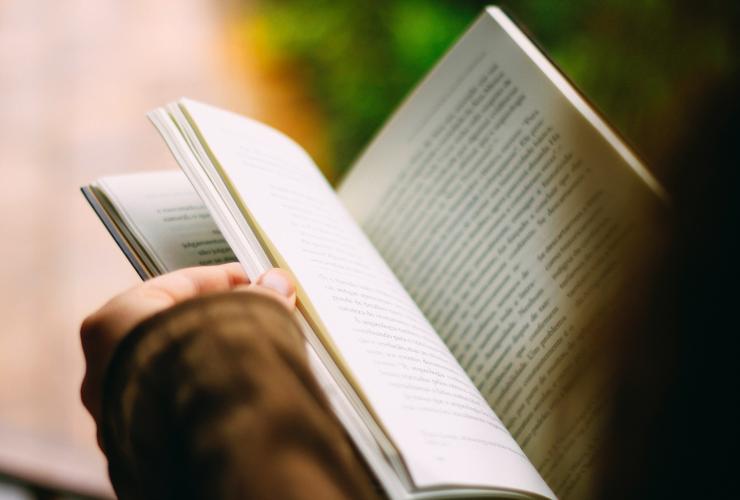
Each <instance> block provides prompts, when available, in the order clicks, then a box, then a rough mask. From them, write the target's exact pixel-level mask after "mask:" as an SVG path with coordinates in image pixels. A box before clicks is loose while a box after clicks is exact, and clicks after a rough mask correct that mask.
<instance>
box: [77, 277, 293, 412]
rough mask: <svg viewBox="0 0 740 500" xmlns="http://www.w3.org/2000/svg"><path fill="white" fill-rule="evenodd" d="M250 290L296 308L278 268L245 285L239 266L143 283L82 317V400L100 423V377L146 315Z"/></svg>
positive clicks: (246, 280) (289, 283)
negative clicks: (215, 295) (198, 299)
mask: <svg viewBox="0 0 740 500" xmlns="http://www.w3.org/2000/svg"><path fill="white" fill-rule="evenodd" d="M229 290H236V291H241V290H250V291H253V292H256V293H263V294H266V295H269V296H271V297H274V298H275V299H276V300H278V301H280V302H281V303H283V304H284V305H285V306H286V307H287V308H288V309H291V310H292V309H293V308H294V307H295V285H294V284H293V281H292V280H291V278H290V276H289V275H288V274H287V273H286V272H285V271H282V270H280V269H271V270H269V271H267V272H265V273H264V274H263V275H262V276H260V277H259V278H258V279H257V282H256V284H250V282H249V278H247V275H246V274H244V270H243V269H242V267H241V265H240V264H238V263H233V264H225V265H222V266H208V267H192V268H188V269H181V270H179V271H175V272H172V273H168V274H165V275H162V276H159V277H157V278H154V279H151V280H149V281H145V282H144V283H142V284H140V285H138V286H135V287H133V288H131V289H129V290H127V291H125V292H123V293H121V294H119V295H117V296H115V297H113V298H112V299H111V300H110V301H108V302H107V303H106V304H105V305H103V307H101V308H100V309H98V310H97V311H96V312H94V313H93V314H91V315H90V316H88V317H87V318H85V321H83V323H82V326H81V327H80V338H81V341H82V350H83V352H84V354H85V362H86V364H87V367H86V371H85V378H84V379H83V381H82V387H81V391H80V393H81V396H82V402H83V404H84V405H85V407H86V408H87V410H88V411H89V412H90V414H91V415H92V416H93V418H94V419H95V422H96V423H98V424H99V423H100V403H101V399H100V398H101V396H102V394H101V392H102V382H103V376H104V374H105V369H106V367H107V366H108V363H109V361H110V358H111V356H112V355H113V352H114V351H115V349H116V346H117V345H118V343H119V342H120V341H121V340H122V339H123V338H124V337H125V336H126V335H127V334H128V332H130V331H131V329H133V327H135V326H136V325H138V324H139V323H141V322H142V321H143V320H145V319H147V318H148V317H150V316H152V315H154V314H156V313H158V312H160V311H163V310H164V309H167V308H168V307H171V306H173V305H175V304H178V303H180V302H183V301H185V300H188V299H191V298H194V297H198V296H200V295H206V294H209V293H217V292H227V291H229Z"/></svg>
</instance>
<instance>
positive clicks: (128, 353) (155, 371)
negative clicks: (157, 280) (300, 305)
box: [102, 292, 376, 499]
mask: <svg viewBox="0 0 740 500" xmlns="http://www.w3.org/2000/svg"><path fill="white" fill-rule="evenodd" d="M102 422H103V423H102V426H103V428H102V438H103V446H104V448H105V451H106V455H107V456H108V460H109V470H110V476H111V480H112V482H113V486H114V488H115V490H116V492H117V494H118V495H119V497H120V498H122V499H133V498H136V499H144V498H157V499H166V498H177V499H190V498H193V499H195V498H199V499H200V498H214V499H215V498H218V499H236V498H250V499H260V498H265V499H267V498H270V499H273V498H285V499H304V498H306V499H308V498H310V499H317V498H321V499H334V498H337V499H338V498H374V497H375V496H376V494H375V493H374V490H373V489H372V486H371V483H370V477H369V475H368V473H367V471H366V470H365V468H364V466H363V464H362V463H361V462H360V460H359V459H358V457H357V455H356V453H355V451H354V448H353V447H352V446H351V444H350V443H349V441H348V438H347V436H346V434H345V433H344V431H343V429H342V428H341V426H340V425H339V423H338V422H337V421H336V419H335V417H334V415H333V414H332V413H331V411H330V410H329V408H328V405H327V403H326V401H325V398H324V396H323V394H322V393H321V391H320V389H319V387H318V384H317V382H316V381H315V379H314V378H313V375H312V374H311V372H310V371H309V368H308V363H307V359H306V356H305V352H304V346H303V340H302V337H301V335H300V332H299V330H298V328H297V326H296V324H295V323H294V321H293V320H292V318H291V316H290V315H289V314H288V313H287V311H286V310H285V309H284V308H283V306H281V305H280V304H278V303H277V302H276V301H274V300H272V299H270V298H269V297H265V296H262V295H259V294H255V293H251V292H234V293H228V294H220V295H213V296H208V297H203V298H198V299H195V300H191V301H188V302H185V303H182V304H180V305H178V306H175V307H174V308H171V309H169V310H167V311H164V312H162V313H160V314H157V315H155V316H154V317H152V318H150V319H148V320H146V321H144V322H143V323H141V324H140V325H139V326H137V327H136V328H135V329H134V330H133V331H132V332H131V333H130V334H129V335H128V336H127V337H126V338H125V339H124V341H123V342H122V343H121V345H120V346H119V347H118V349H117V351H116V353H115V355H114V357H113V360H112V361H111V365H110V367H109V369H108V373H107V375H106V380H105V391H104V398H103V418H102Z"/></svg>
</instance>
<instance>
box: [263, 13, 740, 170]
mask: <svg viewBox="0 0 740 500" xmlns="http://www.w3.org/2000/svg"><path fill="white" fill-rule="evenodd" d="M488 3H490V2H481V1H472V0H446V1H430V0H395V1H392V0H375V1H374V2H361V1H357V0H262V1H261V2H260V3H259V4H258V10H257V15H258V16H260V17H261V18H262V20H263V21H264V24H265V25H266V29H265V33H266V35H265V36H266V37H267V42H268V44H269V45H270V46H271V47H272V49H274V50H275V51H276V53H278V54H280V58H281V59H283V60H284V61H286V62H289V63H290V64H292V65H294V66H296V67H297V68H298V71H299V72H300V74H301V76H302V78H303V79H304V81H305V83H306V84H307V85H308V89H309V91H310V93H311V94H312V95H313V96H315V98H316V99H317V101H318V102H319V103H320V106H321V108H322V112H323V113H324V114H325V116H326V122H327V126H328V137H329V141H330V145H331V149H332V151H333V155H332V156H333V161H332V163H334V165H330V167H334V168H335V169H336V170H337V171H339V172H340V173H341V172H342V171H343V170H344V169H346V168H347V167H348V166H349V165H350V163H351V161H352V160H353V159H354V157H355V156H356V155H357V154H358V153H359V151H360V150H361V148H362V147H363V146H364V145H365V144H366V143H367V141H368V140H369V139H370V137H371V136H372V134H373V133H374V131H376V130H377V128H378V127H379V126H380V125H381V124H382V122H383V121H384V120H385V119H386V118H387V116H388V115H389V114H390V113H391V112H392V111H393V109H394V108H395V107H396V106H397V105H398V103H399V101H400V100H401V99H402V98H403V97H404V96H405V94H406V93H408V92H409V91H410V90H411V89H412V88H413V86H414V84H415V83H416V82H417V81H418V80H419V79H420V78H421V77H422V76H423V75H424V73H425V72H426V71H428V70H429V69H430V68H431V66H432V65H433V64H434V62H435V61H436V60H437V59H438V58H439V57H440V56H441V55H442V54H443V53H444V51H445V50H446V49H447V48H448V47H449V46H450V45H451V44H452V43H453V42H454V40H455V39H456V38H457V37H458V36H459V35H460V34H462V32H463V31H464V30H465V28H466V27H467V26H468V25H469V24H470V23H471V22H472V21H473V20H474V19H475V17H476V16H477V15H478V14H479V13H480V12H481V10H482V8H483V7H484V6H485V5H486V4H488ZM500 5H502V6H504V7H505V8H506V9H507V10H508V11H509V13H510V14H511V15H512V16H513V17H514V18H515V19H517V20H518V21H519V22H520V23H521V24H522V25H523V26H524V27H525V29H527V30H528V31H529V32H530V33H531V34H532V35H533V37H534V38H535V40H537V42H538V43H540V44H541V45H542V46H543V47H544V49H545V51H546V53H547V54H548V55H549V56H550V57H551V58H552V59H553V60H554V61H555V62H556V63H557V64H558V65H559V66H560V67H561V68H562V70H563V71H564V72H565V73H566V75H568V76H569V77H570V78H571V79H572V80H573V81H574V82H575V83H576V85H577V86H579V87H580V88H581V90H583V91H584V93H585V94H586V95H587V96H588V97H590V98H591V100H592V101H593V102H594V103H595V104H596V105H597V107H599V108H600V109H601V110H602V111H603V112H604V114H605V115H607V116H608V117H609V120H610V121H611V122H612V123H614V124H615V125H616V127H617V128H618V129H620V130H621V131H622V132H623V133H624V134H625V135H626V136H627V138H628V140H630V141H631V142H632V143H633V144H635V145H636V146H637V149H638V151H641V152H642V153H643V154H644V155H645V156H646V157H647V159H648V160H649V161H650V160H653V161H654V162H655V163H660V161H662V160H663V156H665V153H666V150H669V149H670V148H671V146H672V143H673V142H674V141H676V140H677V138H678V137H679V136H680V135H681V134H682V133H684V132H685V131H684V130H683V129H682V127H683V124H685V123H687V121H688V119H689V117H690V116H691V113H693V111H694V108H695V107H697V106H699V105H700V102H701V96H702V95H703V94H704V93H707V92H710V91H711V88H712V84H713V83H714V82H716V81H717V80H719V79H721V78H723V77H724V76H725V75H727V74H729V73H730V72H732V71H735V70H736V66H737V60H736V59H737V58H736V56H735V52H734V51H733V46H732V37H733V29H734V25H733V22H732V21H733V20H735V19H736V17H737V16H736V14H737V8H736V7H735V6H734V5H732V6H730V2H719V1H717V2H715V1H712V0H706V1H704V2H702V3H701V4H697V3H695V2H688V1H682V0H626V1H619V0H572V1H569V2H559V1H552V0H510V1H502V2H500ZM730 9H732V10H733V12H732V13H730V12H729V10H730ZM730 14H733V15H730ZM658 173H659V174H661V173H662V172H658Z"/></svg>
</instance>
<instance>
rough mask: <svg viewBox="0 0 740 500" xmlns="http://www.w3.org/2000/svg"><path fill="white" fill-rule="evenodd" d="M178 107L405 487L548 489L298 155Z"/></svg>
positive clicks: (211, 113) (273, 139) (280, 140)
mask: <svg viewBox="0 0 740 500" xmlns="http://www.w3.org/2000/svg"><path fill="white" fill-rule="evenodd" d="M182 108H183V110H184V111H185V112H186V114H188V115H189V117H190V119H191V124H192V125H193V126H194V127H195V128H197V131H198V134H199V136H201V139H202V142H204V143H206V144H207V146H208V148H209V150H210V151H209V152H210V153H211V154H212V156H213V157H214V159H215V160H216V161H215V162H214V163H216V164H217V165H219V166H220V169H221V175H222V176H223V177H224V179H225V181H226V184H227V185H230V186H232V187H233V188H234V189H233V194H234V196H235V198H236V199H237V202H238V203H239V204H240V205H241V206H242V207H244V209H245V210H247V209H248V210H249V212H250V213H251V216H252V219H253V220H254V221H256V223H257V224H258V225H259V226H260V229H261V232H262V233H263V235H267V236H268V237H269V240H270V242H269V243H270V246H272V247H273V248H274V249H276V250H277V252H278V253H279V254H280V258H281V260H282V261H284V262H285V263H286V264H287V267H289V269H290V270H291V271H292V272H293V273H294V275H295V276H296V279H297V281H298V283H299V284H300V286H301V287H302V289H303V290H305V294H304V295H303V300H304V301H305V300H306V298H307V297H308V298H310V302H311V304H310V305H311V306H312V307H310V308H311V309H313V310H315V311H318V318H314V319H316V320H318V321H319V322H320V323H322V324H323V325H325V327H326V328H325V330H326V331H327V332H329V335H330V337H331V339H330V341H331V342H332V343H333V344H334V346H335V347H337V348H338V349H337V350H338V351H339V352H341V354H342V356H343V359H344V361H345V364H346V366H347V367H349V370H350V372H351V373H350V375H351V377H352V378H354V379H355V380H356V381H359V385H360V386H361V388H362V390H363V392H364V396H365V397H366V399H367V401H368V402H369V404H370V406H371V408H372V409H373V410H374V411H375V413H376V415H377V416H378V417H379V419H380V421H381V424H382V425H383V426H384V427H385V428H386V430H387V431H388V433H389V436H390V437H391V439H392V440H393V441H394V443H395V444H396V445H397V447H398V448H399V450H400V451H401V453H402V455H403V457H404V459H405V461H406V463H407V466H408V468H409V471H410V473H411V475H412V477H413V479H414V482H415V484H416V485H417V486H419V487H435V486H447V485H465V486H470V487H476V486H478V487H492V486H496V487H498V488H502V489H511V490H518V491H530V492H535V493H537V494H540V495H543V496H551V495H552V493H551V492H550V491H549V489H548V488H547V486H546V485H545V484H544V482H542V480H541V479H540V478H539V475H538V474H537V473H536V471H535V470H534V469H533V468H532V466H531V464H529V462H528V460H527V459H526V458H525V457H524V456H523V454H521V451H520V450H519V448H518V446H517V445H516V444H515V443H514V441H513V440H512V439H511V437H510V436H509V434H508V432H507V431H506V430H505V429H504V428H503V426H501V424H500V422H499V420H498V418H497V417H496V416H495V415H494V414H493V412H492V411H491V410H490V408H489V407H488V405H487V404H486V403H485V401H484V400H483V399H482V398H481V397H480V395H479V394H478V392H477V391H476V390H475V389H474V388H473V386H472V383H471V382H470V381H469V379H468V378H467V376H466V375H465V374H464V373H463V371H462V370H461V369H460V367H459V366H458V364H457V363H456V362H455V361H454V359H453V358H452V356H451V355H450V353H449V351H448V350H447V348H446V347H445V346H444V344H443V343H442V342H441V341H440V339H439V337H437V335H436V334H435V333H434V332H433V330H432V329H431V327H430V326H429V324H428V323H427V322H426V320H425V319H424V317H423V316H422V315H421V313H420V312H419V310H418V308H416V306H415V305H414V303H413V302H412V301H411V300H410V298H409V297H408V295H407V294H406V293H405V291H404V290H403V288H402V287H401V286H400V285H399V284H398V282H397V280H396V279H395V277H394V276H393V275H392V273H391V272H390V271H389V269H388V268H387V266H385V264H384V263H383V261H382V259H380V257H379V256H378V255H377V253H376V252H375V250H374V249H373V247H372V245H370V244H369V242H368V241H367V239H366V238H365V236H364V235H363V234H362V232H361V231H360V230H359V228H358V227H357V225H356V224H355V223H354V222H353V221H352V219H351V218H350V216H349V215H348V213H347V212H346V210H345V209H344V208H343V207H342V205H341V204H340V203H339V201H338V200H337V198H336V195H335V194H334V192H333V191H332V189H331V187H330V186H329V185H328V183H327V182H326V180H325V179H324V178H323V176H322V175H321V174H320V172H319V171H318V169H317V168H316V166H315V165H314V164H313V162H312V161H311V160H310V159H309V157H308V156H307V155H306V154H305V152H304V151H303V150H302V149H301V148H300V147H298V146H297V145H295V144H294V143H293V142H292V141H290V140H288V139H287V138H286V137H285V136H283V135H282V134H279V133H277V132H275V131H273V130H272V129H269V128H268V127H266V126H264V125H261V124H259V123H257V122H254V121H251V120H248V119H245V118H242V117H239V116H237V115H234V114H231V113H227V112H224V111H220V110H217V109H215V108H211V107H208V106H205V105H202V104H199V103H195V102H193V101H187V100H184V101H182Z"/></svg>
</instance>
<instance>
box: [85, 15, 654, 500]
mask: <svg viewBox="0 0 740 500" xmlns="http://www.w3.org/2000/svg"><path fill="white" fill-rule="evenodd" d="M149 118H150V120H151V121H152V122H153V124H154V125H155V127H156V128H157V130H158V131H159V133H160V134H161V136H162V137H163V139H164V141H165V142H166V144H167V146H168V147H169V149H170V150H171V152H172V154H173V155H174V157H175V159H176V160H177V163H178V164H179V166H180V167H181V170H182V172H177V171H174V172H161V173H147V174H130V175H126V176H119V177H106V178H103V179H100V180H99V181H97V182H96V183H94V184H92V185H90V186H87V187H85V188H83V192H84V193H85V196H86V197H87V198H88V200H89V201H90V203H91V204H92V206H93V208H94V209H95V211H96V212H97V214H98V215H99V216H100V218H101V219H102V220H103V222H104V223H105V225H106V227H107V228H108V229H109V231H110V232H111V234H112V235H113V237H114V238H115V239H116V241H117V242H118V244H119V245H120V246H121V248H122V250H123V251H124V253H125V254H126V256H127V257H128V258H129V260H130V261H131V263H132V265H133V266H134V267H135V268H136V269H137V271H138V272H139V274H140V275H141V276H142V277H143V278H147V277H150V276H154V275H157V274H160V273H162V272H166V271H169V270H173V269H177V268H180V267H185V266H189V265H196V264H212V263H217V262H227V261H230V260H234V259H236V260H238V261H239V262H240V263H241V264H242V265H243V267H244V269H245V271H246V272H247V274H248V275H249V276H250V277H251V278H253V279H254V278H255V277H257V276H258V275H259V274H260V273H261V272H263V271H265V270H266V269H268V268H270V267H273V266H280V267H282V268H284V269H287V270H288V271H289V272H291V273H292V274H293V276H294V277H295V280H296V283H297V288H298V291H297V296H298V306H297V312H296V319H297V320H298V322H299V324H300V325H301V328H302V331H303V332H304V335H305V337H306V344H307V352H308V355H309V360H310V362H311V365H312V367H313V369H314V372H315V373H316V376H317V378H318V380H319V381H320V383H321V385H322V387H323V388H324V391H325V392H326V394H327V397H328V399H329V401H330V402H331V404H332V407H333V409H334V411H335V413H336V414H337V417H338V418H339V420H340V421H341V423H342V424H343V426H344V427H345V429H346V430H347V433H348V434H349V436H350V437H351V438H352V440H353V442H354V443H355V445H356V446H357V448H358V450H359V451H360V453H361V454H362V456H363V457H364V459H365V460H366V462H367V464H368V466H369V467H370V469H371V470H372V472H373V473H374V475H375V477H376V478H377V480H378V482H379V484H380V485H381V487H382V488H383V490H384V491H385V492H386V493H387V494H388V496H390V497H392V498H457V497H491V496H492V497H501V498H556V496H557V497H563V498H585V497H587V496H588V494H589V491H590V488H591V486H592V483H593V481H594V474H595V473H594V470H595V453H596V450H597V449H598V448H599V443H600V441H599V431H600V429H601V426H602V425H603V421H604V413H605V410H604V408H605V405H606V402H605V398H606V396H605V387H606V384H607V383H608V382H607V381H606V380H605V378H604V377H601V376H599V375H598V373H599V371H598V370H594V369H593V368H594V365H598V360H600V359H602V357H603V356H608V349H609V343H608V342H607V340H606V338H605V337H606V336H604V335H602V334H601V332H602V331H603V328H604V324H603V323H604V322H605V321H608V319H609V318H611V317H612V315H611V313H612V309H613V308H614V307H616V306H617V305H618V304H619V300H618V299H619V296H620V294H623V293H625V287H626V285H627V284H625V283H624V281H625V280H624V276H625V273H624V272H622V271H623V269H625V268H626V266H628V265H629V263H630V259H632V258H634V256H635V255H636V249H638V248H639V247H640V246H641V244H642V242H643V241H646V240H645V238H646V237H648V236H649V232H650V227H649V224H647V223H646V221H647V220H648V219H649V218H650V215H649V214H650V213H651V212H652V211H653V210H655V208H656V207H660V206H663V205H664V204H665V203H666V201H667V196H666V194H665V192H664V191H663V189H662V188H661V186H660V185H659V184H658V182H657V181H656V180H655V179H654V178H653V177H652V175H651V174H650V173H649V172H648V170H647V169H646V168H645V166H644V165H643V163H642V162H641V161H640V160H639V159H638V157H637V156H636V155H635V154H634V153H633V152H632V150H631V149H630V148H629V147H628V146H627V145H626V144H625V142H624V141H623V140H622V139H621V138H620V137H619V136H618V135H617V133H616V132H614V131H613V130H612V128H610V127H609V126H608V125H607V124H606V122H605V121H604V120H603V119H602V118H601V117H600V115H599V114H598V113H597V112H596V111H595V110H594V108H593V107H592V106H591V105H589V104H588V102H587V101H586V100H585V99H584V98H583V97H582V96H581V94H580V93H579V92H578V91H577V90H576V89H575V88H574V86H573V85H572V84H571V83H570V82H569V81H568V80H567V79H566V78H565V77H564V76H563V75H562V74H561V73H560V72H559V71H558V69H557V68H556V67H555V66H554V65H553V64H552V63H551V62H550V61H549V60H548V59H547V57H545V56H544V55H543V53H542V52H541V51H540V50H539V49H538V48H537V46H536V45H535V44H534V43H533V42H532V41H531V40H530V39H529V38H528V37H527V36H526V35H525V33H524V32H523V31H522V30H521V29H520V28H519V27H518V26H517V25H516V24H515V23H514V22H513V21H512V20H511V18H510V17H509V16H508V15H507V14H506V13H505V12H504V11H502V10H501V9H499V8H497V7H488V8H486V9H485V10H484V11H483V13H482V14H481V15H480V17H479V18H478V19H477V20H476V21H475V22H474V23H473V24H472V25H471V27H470V28H469V29H468V30H467V32H466V33H465V34H464V35H463V36H462V37H461V38H460V39H459V40H458V41H457V42H456V44H455V45H454V46H453V47H452V48H451V49H450V50H449V51H448V52H447V54H446V55H445V56H444V57H443V58H442V59H441V61H440V62H439V63H438V64H437V65H436V66H435V67H434V69H433V70H432V71H431V72H430V73H429V74H428V75H427V76H426V77H425V78H424V79H423V81H422V82H421V83H420V84H419V85H418V86H417V87H416V88H415V89H414V91H413V92H412V93H411V94H410V95H409V97H407V99H406V100H405V101H404V102H403V103H402V105H401V106H400V107H399V108H398V109H397V110H396V111H395V113H394V114H393V116H392V117H391V118H390V119H389V120H388V121H387V123H386V124H385V125H384V126H383V127H382V129H381V130H380V132H379V133H378V134H377V136H376V137H375V138H374V139H373V140H372V141H371V143H370V144H369V145H368V146H367V147H366V149H365V150H364V152H363V153H362V154H361V155H360V157H359V159H358V160H357V161H356V162H355V163H354V165H352V166H351V168H350V169H349V172H348V174H347V176H346V177H345V178H344V179H343V181H342V183H341V184H340V186H339V188H338V189H337V190H336V191H335V190H334V189H333V188H332V187H331V186H330V185H329V183H328V182H327V181H326V179H325V178H324V177H323V176H322V174H321V173H320V170H319V169H318V168H317V166H316V165H315V164H314V162H313V161H312V160H311V158H310V157H309V155H308V154H307V153H306V152H305V151H304V150H303V149H302V148H301V147H300V146H299V145H298V144H296V143H295V142H294V141H292V140H291V139H290V138H288V137H287V136H285V135H284V134H282V133H280V132H279V131H276V130H274V129H272V128H270V127H268V126H266V125H264V124H261V123H259V122H256V121H254V120H251V119H249V118H246V117H242V116H239V115H237V114H234V113H231V112H229V111H225V110H221V109H217V108H215V107H212V106H209V105H206V104H203V103H200V102H197V101H194V100H190V99H181V100H179V101H177V102H174V103H172V104H169V105H167V106H165V107H162V108H160V109H156V110H154V111H152V112H150V113H149Z"/></svg>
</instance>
